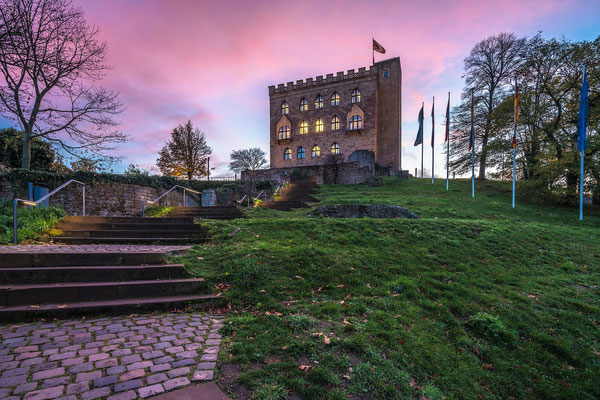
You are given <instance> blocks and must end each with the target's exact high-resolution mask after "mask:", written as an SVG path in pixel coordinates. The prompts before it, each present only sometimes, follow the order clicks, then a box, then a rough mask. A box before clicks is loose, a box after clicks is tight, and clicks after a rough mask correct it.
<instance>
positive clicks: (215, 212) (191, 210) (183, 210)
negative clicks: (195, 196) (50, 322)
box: [169, 206, 244, 219]
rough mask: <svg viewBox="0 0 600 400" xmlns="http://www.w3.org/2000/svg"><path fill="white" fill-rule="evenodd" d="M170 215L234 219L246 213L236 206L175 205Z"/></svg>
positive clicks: (174, 216)
mask: <svg viewBox="0 0 600 400" xmlns="http://www.w3.org/2000/svg"><path fill="white" fill-rule="evenodd" d="M169 216H170V217H173V218H185V217H187V218H205V219H234V218H241V217H243V216H244V214H243V213H242V212H241V211H240V209H239V208H237V207H234V206H214V207H174V208H173V211H172V212H171V214H169Z"/></svg>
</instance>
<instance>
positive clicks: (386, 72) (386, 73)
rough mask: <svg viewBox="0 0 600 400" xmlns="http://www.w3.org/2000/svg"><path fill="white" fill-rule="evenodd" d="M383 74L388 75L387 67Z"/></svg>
mask: <svg viewBox="0 0 600 400" xmlns="http://www.w3.org/2000/svg"><path fill="white" fill-rule="evenodd" d="M383 76H385V77H386V78H387V77H388V70H387V69H386V70H385V72H384V73H383Z"/></svg>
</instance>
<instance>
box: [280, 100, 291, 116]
mask: <svg viewBox="0 0 600 400" xmlns="http://www.w3.org/2000/svg"><path fill="white" fill-rule="evenodd" d="M289 113H290V105H289V104H288V102H287V101H284V102H283V103H281V115H285V114H289Z"/></svg>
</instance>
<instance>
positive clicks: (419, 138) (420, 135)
mask: <svg viewBox="0 0 600 400" xmlns="http://www.w3.org/2000/svg"><path fill="white" fill-rule="evenodd" d="M423 107H424V106H421V111H419V131H418V132H417V138H416V139H415V146H418V145H420V144H423Z"/></svg>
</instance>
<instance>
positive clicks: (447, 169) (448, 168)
mask: <svg viewBox="0 0 600 400" xmlns="http://www.w3.org/2000/svg"><path fill="white" fill-rule="evenodd" d="M448 110H450V92H448ZM449 118H450V112H448V115H446V124H447V126H450V125H449V124H450V121H449V120H448V119H449ZM447 134H448V143H447V144H446V191H448V184H449V179H450V132H449V129H448V132H447Z"/></svg>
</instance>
